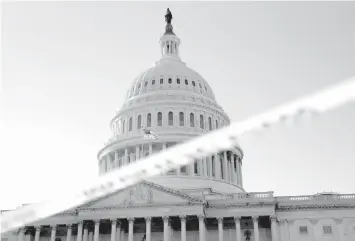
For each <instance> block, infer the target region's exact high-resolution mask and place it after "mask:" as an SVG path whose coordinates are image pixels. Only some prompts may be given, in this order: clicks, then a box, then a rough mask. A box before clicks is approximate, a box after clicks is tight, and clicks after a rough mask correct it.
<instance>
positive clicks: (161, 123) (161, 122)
mask: <svg viewBox="0 0 355 241" xmlns="http://www.w3.org/2000/svg"><path fill="white" fill-rule="evenodd" d="M162 125H163V114H162V113H161V112H158V126H162Z"/></svg>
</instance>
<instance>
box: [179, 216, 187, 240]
mask: <svg viewBox="0 0 355 241" xmlns="http://www.w3.org/2000/svg"><path fill="white" fill-rule="evenodd" d="M180 221H181V241H186V216H180Z"/></svg>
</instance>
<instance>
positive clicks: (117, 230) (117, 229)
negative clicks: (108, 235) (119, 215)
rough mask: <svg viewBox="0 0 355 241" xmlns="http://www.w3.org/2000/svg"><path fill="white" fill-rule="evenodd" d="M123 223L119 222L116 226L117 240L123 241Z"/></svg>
mask: <svg viewBox="0 0 355 241" xmlns="http://www.w3.org/2000/svg"><path fill="white" fill-rule="evenodd" d="M121 235H122V234H121V224H120V223H118V225H117V228H116V241H121Z"/></svg>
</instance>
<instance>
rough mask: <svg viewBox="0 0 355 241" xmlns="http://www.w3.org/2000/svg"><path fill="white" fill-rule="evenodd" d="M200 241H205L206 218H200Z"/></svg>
mask: <svg viewBox="0 0 355 241" xmlns="http://www.w3.org/2000/svg"><path fill="white" fill-rule="evenodd" d="M198 229H199V241H205V217H204V216H198Z"/></svg>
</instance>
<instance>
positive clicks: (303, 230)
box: [299, 226, 308, 234]
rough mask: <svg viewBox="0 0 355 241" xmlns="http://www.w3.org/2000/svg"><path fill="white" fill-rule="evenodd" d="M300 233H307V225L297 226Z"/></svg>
mask: <svg viewBox="0 0 355 241" xmlns="http://www.w3.org/2000/svg"><path fill="white" fill-rule="evenodd" d="M299 231H300V234H308V227H307V226H299Z"/></svg>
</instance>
